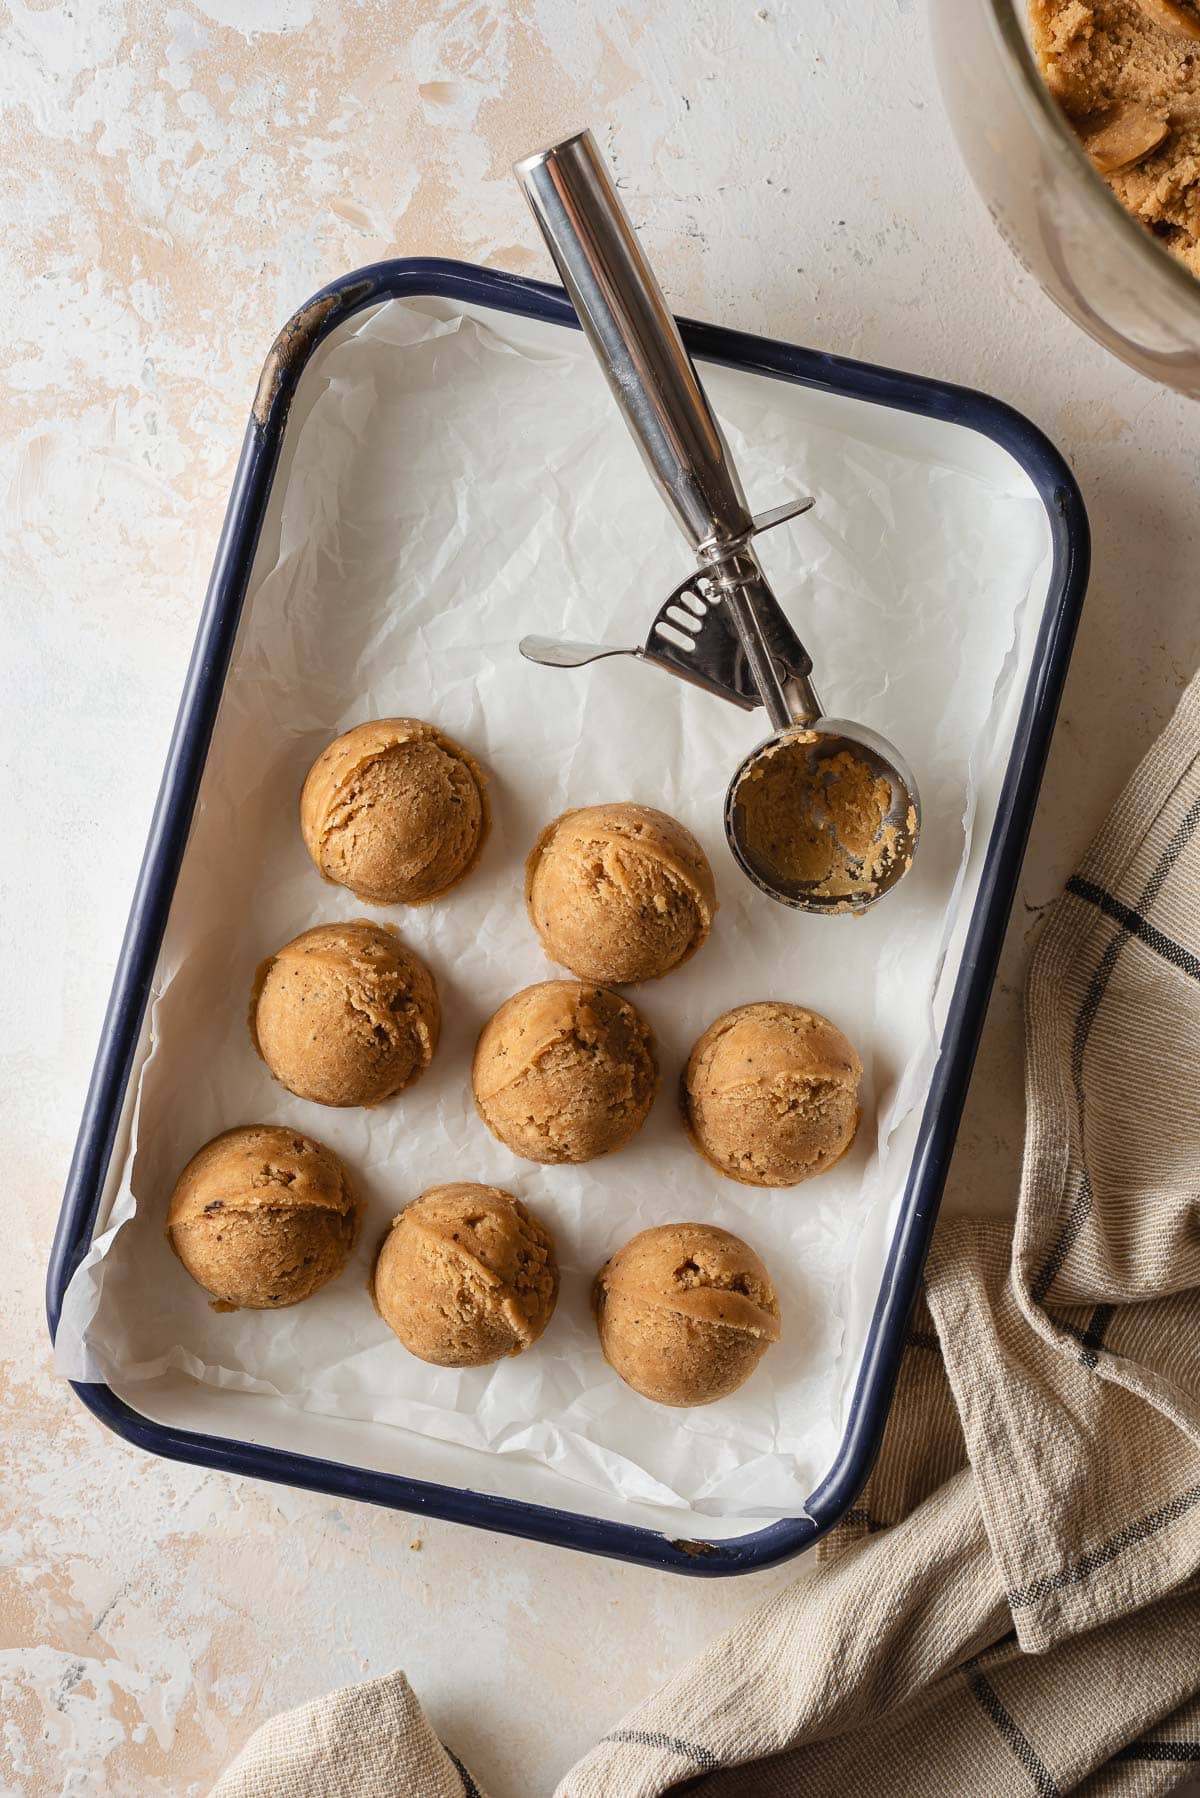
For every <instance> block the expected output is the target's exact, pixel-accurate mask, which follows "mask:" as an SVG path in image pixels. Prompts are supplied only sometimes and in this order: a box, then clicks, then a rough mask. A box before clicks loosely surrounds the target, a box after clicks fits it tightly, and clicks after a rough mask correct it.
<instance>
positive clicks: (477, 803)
mask: <svg viewBox="0 0 1200 1798" xmlns="http://www.w3.org/2000/svg"><path fill="white" fill-rule="evenodd" d="M486 784H487V781H486V776H485V775H484V772H483V770H482V768H481V767H480V766H479V764H478V762H476V760H475V759H474V757H473V756H471V755H469V754H468V752H467V751H466V750H465V749H464V748H463V747H462V745H461V744H460V743H456V742H454V740H453V739H452V738H451V737H447V736H444V735H443V734H442V732H441V731H440V730H437V729H436V728H435V727H434V726H433V725H432V724H425V723H423V722H422V721H421V719H419V718H378V719H375V720H374V721H372V722H371V723H368V724H359V725H356V726H355V728H354V729H353V730H348V731H346V733H345V734H344V735H343V736H340V737H338V738H337V740H336V741H335V742H333V743H331V744H330V745H329V747H328V749H325V750H323V751H322V752H321V754H320V755H319V756H318V757H317V759H316V761H315V762H314V763H313V765H312V767H311V768H310V769H309V771H308V777H307V779H306V780H305V782H304V789H303V791H302V793H301V795H300V828H301V831H302V832H303V835H304V841H305V844H306V846H307V848H308V853H309V854H310V855H311V856H312V859H313V861H314V862H315V863H316V865H317V867H318V869H319V870H320V872H321V873H322V874H323V875H324V876H325V879H326V880H331V881H334V882H335V883H336V884H337V885H338V886H344V887H349V888H350V891H351V892H352V893H354V894H356V895H357V896H358V898H360V899H365V900H367V901H368V902H369V903H371V904H374V905H425V904H427V903H428V901H429V900H431V899H438V898H440V897H441V896H442V894H443V893H448V892H449V891H450V889H451V887H453V886H457V884H458V882H459V881H460V880H462V879H463V877H464V875H466V874H469V873H470V871H471V869H472V868H473V867H474V865H475V863H476V861H478V859H479V854H480V851H481V850H482V848H483V844H484V839H485V838H486V836H487V832H488V824H489V817H488V805H487V794H486Z"/></svg>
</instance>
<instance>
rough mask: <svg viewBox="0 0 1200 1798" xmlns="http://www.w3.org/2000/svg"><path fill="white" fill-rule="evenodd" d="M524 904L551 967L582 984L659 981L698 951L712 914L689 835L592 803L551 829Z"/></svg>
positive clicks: (705, 870) (635, 809) (701, 860)
mask: <svg viewBox="0 0 1200 1798" xmlns="http://www.w3.org/2000/svg"><path fill="white" fill-rule="evenodd" d="M525 905H526V909H527V910H528V912H529V918H530V922H531V923H532V925H533V927H534V929H535V930H536V931H537V933H538V935H539V936H540V937H541V939H542V947H543V948H544V949H545V951H546V954H547V955H548V956H549V957H550V959H551V960H552V961H557V962H561V963H562V965H563V966H564V967H565V968H570V970H571V972H572V973H573V974H578V975H579V977H580V978H581V979H582V980H600V981H608V982H616V983H618V984H619V983H621V982H625V981H635V980H655V979H657V978H658V977H659V976H660V975H662V974H669V973H670V972H671V970H672V968H677V967H679V966H680V964H681V963H682V962H685V961H687V960H688V958H689V957H690V956H692V955H694V954H695V953H696V950H697V949H699V947H700V946H701V944H702V943H703V942H704V940H705V938H706V937H707V935H708V932H709V928H710V926H711V924H712V918H713V913H714V912H715V911H716V909H717V897H716V889H715V887H714V885H713V876H712V869H711V868H710V867H709V865H708V858H707V856H706V855H705V853H704V851H703V849H701V847H700V845H699V843H698V842H697V841H696V839H695V837H694V836H693V835H692V833H691V831H689V830H685V829H684V827H683V825H682V824H680V823H678V822H677V821H676V819H674V818H670V817H668V816H667V814H666V812H657V811H655V810H653V808H652V807H651V806H648V805H626V804H622V805H589V806H584V807H583V808H582V809H581V810H579V811H573V812H564V813H563V815H562V817H561V818H556V819H555V820H554V822H553V824H548V825H547V826H546V828H545V830H544V831H543V832H542V834H541V836H540V837H539V838H538V840H537V842H536V843H535V845H534V848H533V852H532V854H531V855H530V857H529V860H528V862H527V864H526V869H525Z"/></svg>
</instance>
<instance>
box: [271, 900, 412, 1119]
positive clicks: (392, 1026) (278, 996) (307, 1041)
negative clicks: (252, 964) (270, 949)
mask: <svg viewBox="0 0 1200 1798" xmlns="http://www.w3.org/2000/svg"><path fill="white" fill-rule="evenodd" d="M439 1022H440V1008H439V1005H438V996H437V988H436V987H435V986H434V984H433V976H432V974H431V973H430V972H429V969H428V968H427V967H426V966H425V964H424V962H421V961H418V959H417V957H416V956H415V955H414V954H413V953H412V951H411V950H409V949H406V948H405V947H404V944H403V943H402V942H401V941H400V939H399V937H398V936H397V935H396V933H395V931H394V930H390V929H388V928H387V927H385V926H384V925H382V924H370V923H367V922H366V921H358V922H355V923H351V924H318V925H316V926H315V927H314V928H313V929H312V930H305V931H302V932H301V934H300V935H299V936H298V937H293V939H292V941H291V942H290V943H285V944H284V946H283V948H282V949H279V950H277V951H276V953H275V954H274V955H272V956H270V957H269V958H268V959H267V960H266V961H264V962H263V964H262V966H261V967H260V968H259V970H258V976H257V978H256V980H255V983H254V992H253V995H252V997H251V1001H250V1034H251V1036H252V1037H253V1038H254V1044H255V1047H256V1048H257V1050H258V1052H259V1054H260V1055H261V1056H262V1058H263V1060H264V1061H265V1062H266V1064H267V1066H268V1067H269V1068H270V1070H271V1072H272V1073H273V1074H274V1076H275V1078H276V1080H280V1081H282V1083H283V1085H284V1086H286V1087H287V1088H288V1090H289V1092H293V1093H295V1094H296V1095H297V1097H298V1098H301V1099H313V1100H315V1101H316V1103H317V1104H318V1105H378V1104H379V1102H380V1101H381V1100H382V1099H390V1098H391V1097H392V1095H393V1094H394V1093H398V1092H402V1091H403V1090H404V1088H405V1087H406V1086H411V1085H412V1083H413V1081H414V1080H416V1079H417V1077H418V1076H419V1075H420V1074H422V1073H423V1072H424V1070H425V1069H426V1068H427V1067H428V1066H429V1063H430V1060H431V1059H432V1056H433V1051H434V1049H435V1048H436V1047H437V1039H438V1026H439Z"/></svg>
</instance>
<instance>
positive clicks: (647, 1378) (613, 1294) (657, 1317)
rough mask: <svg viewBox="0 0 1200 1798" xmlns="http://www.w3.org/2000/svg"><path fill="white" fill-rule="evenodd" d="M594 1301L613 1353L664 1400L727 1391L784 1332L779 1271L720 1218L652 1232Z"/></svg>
mask: <svg viewBox="0 0 1200 1798" xmlns="http://www.w3.org/2000/svg"><path fill="white" fill-rule="evenodd" d="M592 1304H593V1308H594V1310H595V1313H596V1324H597V1327H598V1329H599V1331H600V1346H601V1348H602V1349H603V1350H604V1357H605V1360H606V1361H607V1362H608V1363H609V1365H610V1367H612V1368H614V1369H615V1370H616V1372H617V1373H619V1374H620V1376H621V1378H622V1379H623V1380H624V1381H625V1383H626V1384H627V1385H629V1386H632V1387H633V1389H634V1391H635V1392H640V1393H641V1394H642V1396H643V1397H644V1398H652V1399H655V1400H656V1401H657V1402H658V1403H659V1404H660V1405H710V1404H712V1402H713V1400H714V1399H718V1398H727V1397H728V1395H729V1394H730V1393H731V1392H736V1391H737V1388H738V1387H739V1386H740V1385H742V1383H743V1381H745V1380H748V1379H749V1377H750V1375H751V1374H752V1373H753V1372H754V1369H755V1368H756V1367H757V1366H758V1364H759V1362H760V1361H761V1360H762V1358H763V1356H764V1355H765V1354H766V1352H767V1350H768V1348H769V1347H770V1346H771V1344H772V1343H773V1342H778V1340H779V1301H778V1299H777V1298H776V1297H775V1288H774V1287H773V1286H772V1284H771V1276H770V1275H769V1274H768V1272H767V1270H766V1268H765V1267H764V1266H763V1264H762V1262H761V1261H760V1260H759V1258H758V1256H757V1255H756V1254H755V1253H754V1250H753V1249H752V1248H751V1247H750V1246H749V1244H748V1243H744V1242H743V1241H742V1240H741V1238H740V1237H739V1236H733V1235H731V1234H730V1232H729V1231H728V1230H719V1229H717V1228H716V1226H715V1225H714V1224H660V1225H659V1227H658V1228H657V1229H654V1230H643V1231H642V1232H641V1234H640V1235H638V1236H635V1237H633V1238H632V1239H631V1240H630V1241H629V1242H627V1243H626V1244H625V1246H624V1248H622V1249H618V1250H617V1253H616V1254H615V1255H614V1256H613V1257H612V1259H611V1260H610V1261H607V1262H606V1263H605V1264H604V1266H603V1267H602V1268H601V1269H600V1272H599V1273H598V1274H597V1275H596V1284H595V1286H594V1288H593V1292H592Z"/></svg>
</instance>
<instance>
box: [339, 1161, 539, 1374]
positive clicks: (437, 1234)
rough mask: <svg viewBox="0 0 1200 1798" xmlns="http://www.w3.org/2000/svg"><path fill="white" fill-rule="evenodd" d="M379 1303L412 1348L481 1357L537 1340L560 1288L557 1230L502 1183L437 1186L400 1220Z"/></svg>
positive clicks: (472, 1359)
mask: <svg viewBox="0 0 1200 1798" xmlns="http://www.w3.org/2000/svg"><path fill="white" fill-rule="evenodd" d="M372 1297H373V1298H374V1300H375V1307H376V1309H377V1310H378V1312H379V1315H380V1316H381V1317H382V1318H383V1320H384V1322H385V1323H386V1324H387V1326H388V1328H389V1329H390V1330H392V1331H393V1332H394V1333H395V1335H397V1336H398V1337H399V1338H400V1341H401V1342H402V1343H403V1344H404V1346H405V1348H406V1349H407V1350H408V1351H409V1353H410V1354H413V1355H416V1356H417V1357H418V1359H419V1360H421V1361H430V1362H433V1363H434V1365H436V1366H438V1367H482V1366H484V1365H485V1364H486V1363H487V1362H489V1361H499V1360H500V1359H501V1358H502V1357H503V1356H506V1355H519V1354H521V1353H522V1352H523V1351H524V1350H525V1349H527V1348H528V1347H529V1346H530V1344H531V1343H534V1342H536V1341H537V1339H538V1337H539V1336H540V1335H541V1334H542V1331H543V1330H544V1329H545V1328H546V1325H547V1324H548V1323H549V1321H550V1318H551V1315H552V1313H553V1311H554V1306H555V1302H556V1300H557V1298H558V1266H557V1264H556V1262H555V1259H554V1242H553V1239H552V1237H551V1235H550V1232H549V1231H548V1230H547V1229H546V1227H545V1226H544V1225H543V1224H541V1223H539V1222H538V1220H537V1218H535V1217H534V1216H533V1215H532V1213H530V1212H529V1211H527V1210H526V1208H525V1206H524V1205H522V1203H521V1201H520V1200H519V1199H515V1198H514V1197H513V1196H512V1194H511V1193H509V1192H504V1191H502V1190H501V1189H500V1187H498V1186H477V1185H474V1184H472V1183H470V1182H467V1181H460V1182H457V1183H455V1184H453V1185H450V1186H431V1187H430V1188H429V1190H428V1191H427V1192H423V1193H422V1194H421V1196H420V1198H419V1199H414V1200H413V1201H412V1203H411V1205H407V1206H406V1207H405V1209H404V1210H403V1211H402V1212H401V1213H400V1215H399V1217H397V1218H396V1219H395V1220H394V1221H393V1223H392V1227H391V1229H390V1230H389V1231H388V1233H387V1236H386V1237H385V1238H384V1242H383V1246H382V1247H381V1249H380V1251H379V1255H378V1258H377V1260H376V1262H375V1272H374V1275H373V1278H372Z"/></svg>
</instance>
